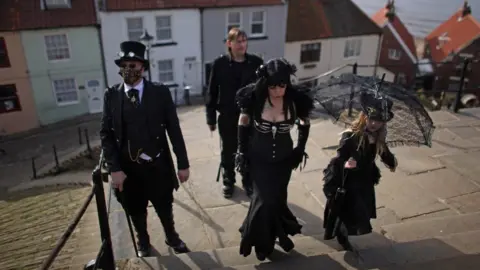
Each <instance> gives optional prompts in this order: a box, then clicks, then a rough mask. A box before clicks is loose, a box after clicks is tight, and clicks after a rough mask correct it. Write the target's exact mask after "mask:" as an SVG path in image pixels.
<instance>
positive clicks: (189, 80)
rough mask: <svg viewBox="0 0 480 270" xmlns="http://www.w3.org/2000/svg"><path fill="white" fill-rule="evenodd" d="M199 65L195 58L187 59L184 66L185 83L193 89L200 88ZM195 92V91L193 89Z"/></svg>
mask: <svg viewBox="0 0 480 270" xmlns="http://www.w3.org/2000/svg"><path fill="white" fill-rule="evenodd" d="M197 70H198V63H197V61H196V58H195V57H187V58H185V63H184V65H183V83H184V84H185V85H189V86H192V87H194V88H195V87H197V86H198V78H197V77H198V76H197V75H198V72H197ZM193 90H194V91H195V89H193Z"/></svg>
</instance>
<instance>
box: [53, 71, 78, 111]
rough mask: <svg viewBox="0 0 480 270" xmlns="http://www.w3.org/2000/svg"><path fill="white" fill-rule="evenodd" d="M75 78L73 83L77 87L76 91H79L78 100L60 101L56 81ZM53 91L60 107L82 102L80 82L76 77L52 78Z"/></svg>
mask: <svg viewBox="0 0 480 270" xmlns="http://www.w3.org/2000/svg"><path fill="white" fill-rule="evenodd" d="M70 79H71V80H73V85H74V87H75V92H76V93H77V100H76V101H66V102H59V101H58V96H57V89H56V87H55V81H64V80H70ZM51 81H52V92H53V97H54V98H55V103H56V104H57V106H58V107H64V106H70V105H75V104H79V103H80V92H79V91H78V83H77V80H76V78H75V77H63V78H54V79H53V78H52V80H51Z"/></svg>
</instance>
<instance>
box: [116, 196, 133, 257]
mask: <svg viewBox="0 0 480 270" xmlns="http://www.w3.org/2000/svg"><path fill="white" fill-rule="evenodd" d="M118 194H119V195H120V197H121V200H122V202H125V196H124V194H123V192H120V191H119V192H118ZM122 207H123V206H122ZM123 211H124V212H125V217H126V218H127V224H128V230H129V231H130V237H131V239H132V244H133V249H134V250H135V256H137V257H138V248H137V243H136V242H135V235H134V234H133V228H132V221H131V219H130V214H128V210H127V208H126V207H123Z"/></svg>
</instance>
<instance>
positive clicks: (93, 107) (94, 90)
mask: <svg viewBox="0 0 480 270" xmlns="http://www.w3.org/2000/svg"><path fill="white" fill-rule="evenodd" d="M85 84H86V87H85V89H87V94H88V108H89V110H90V113H99V112H102V111H103V91H102V87H101V85H100V80H88V81H87V82H86V83H85Z"/></svg>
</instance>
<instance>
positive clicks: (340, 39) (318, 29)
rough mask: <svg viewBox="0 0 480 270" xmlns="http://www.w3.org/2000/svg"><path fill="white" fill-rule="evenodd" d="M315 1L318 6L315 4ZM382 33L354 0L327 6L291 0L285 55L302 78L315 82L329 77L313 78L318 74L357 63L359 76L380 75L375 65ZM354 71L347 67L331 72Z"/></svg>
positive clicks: (301, 0)
mask: <svg viewBox="0 0 480 270" xmlns="http://www.w3.org/2000/svg"><path fill="white" fill-rule="evenodd" d="M312 3H313V5H317V6H314V7H312ZM381 35H382V30H381V29H380V28H379V27H378V26H377V25H376V24H375V23H374V22H373V21H372V20H371V19H370V18H369V17H368V16H367V15H366V14H365V13H363V11H361V10H360V9H359V8H358V7H357V6H356V5H355V4H354V3H353V2H352V1H351V0H336V1H330V2H329V3H328V5H323V4H322V3H321V1H315V2H312V1H310V0H296V1H290V2H289V4H288V22H287V38H286V45H285V58H286V59H287V60H289V61H290V62H292V63H293V64H295V65H296V66H297V69H298V71H297V74H296V75H297V76H296V77H297V79H298V80H299V81H310V82H312V83H314V84H316V83H318V82H320V81H322V79H328V78H329V77H330V76H326V77H322V79H319V80H312V79H313V78H315V77H316V76H318V75H320V74H323V73H326V72H328V71H330V70H334V69H337V68H339V67H342V66H345V65H349V64H350V65H353V64H354V63H357V64H358V66H359V67H358V69H357V74H359V75H368V76H372V75H374V74H375V75H379V74H380V72H379V70H378V68H376V65H377V63H378V59H379V47H380V44H381ZM362 66H369V67H362ZM352 71H353V68H352V67H351V66H347V67H344V68H341V69H339V70H338V71H336V72H333V73H332V74H331V75H339V74H341V73H345V72H352ZM381 72H382V73H383V72H384V71H383V70H382V71H381ZM387 76H390V74H387Z"/></svg>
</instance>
